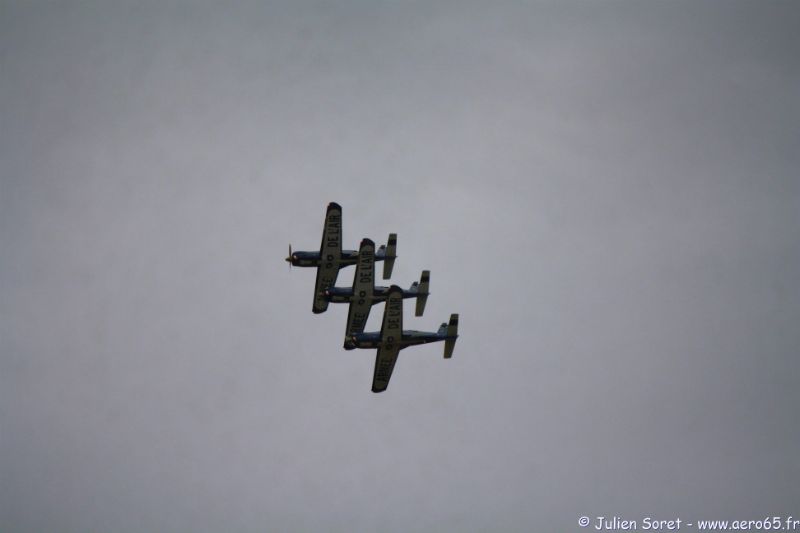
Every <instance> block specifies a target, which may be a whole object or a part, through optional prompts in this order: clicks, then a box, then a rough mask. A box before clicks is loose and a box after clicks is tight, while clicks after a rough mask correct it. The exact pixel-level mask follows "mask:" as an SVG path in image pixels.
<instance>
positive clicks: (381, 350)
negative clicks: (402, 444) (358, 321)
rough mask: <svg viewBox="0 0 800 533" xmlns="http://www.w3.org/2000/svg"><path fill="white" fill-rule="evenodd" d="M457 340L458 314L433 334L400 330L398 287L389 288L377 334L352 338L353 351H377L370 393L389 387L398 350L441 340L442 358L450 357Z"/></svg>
mask: <svg viewBox="0 0 800 533" xmlns="http://www.w3.org/2000/svg"><path fill="white" fill-rule="evenodd" d="M457 338H458V313H453V314H452V315H450V323H449V324H448V323H447V322H443V323H442V325H441V326H440V327H439V331H437V332H436V333H433V332H426V331H414V330H405V331H404V330H403V289H401V288H400V287H398V286H397V285H392V286H391V287H390V288H389V294H388V297H387V298H386V307H385V308H384V311H383V325H382V326H381V330H380V332H374V333H356V334H355V335H352V336H351V341H352V342H353V346H354V347H356V348H366V349H369V348H377V349H378V353H377V355H376V356H375V372H374V374H373V376H372V392H383V391H385V390H386V387H388V386H389V379H390V378H391V377H392V371H393V370H394V364H395V362H397V356H398V354H399V353H400V350H402V349H403V348H408V347H409V346H414V345H417V344H427V343H429V342H437V341H444V357H445V359H449V358H450V357H452V356H453V349H454V348H455V345H456V339H457Z"/></svg>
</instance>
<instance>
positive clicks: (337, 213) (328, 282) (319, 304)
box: [312, 202, 342, 313]
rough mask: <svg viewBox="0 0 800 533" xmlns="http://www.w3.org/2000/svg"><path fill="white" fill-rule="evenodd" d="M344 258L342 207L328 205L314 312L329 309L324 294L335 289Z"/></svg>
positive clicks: (332, 203)
mask: <svg viewBox="0 0 800 533" xmlns="http://www.w3.org/2000/svg"><path fill="white" fill-rule="evenodd" d="M341 257H342V206H340V205H339V204H337V203H336V202H331V203H329V204H328V211H327V212H326V213H325V226H323V228H322V244H320V247H319V266H318V267H317V279H316V281H315V282H314V306H313V308H312V311H314V312H315V313H322V312H324V311H325V310H327V309H328V301H327V300H326V299H325V297H324V295H323V294H322V293H323V292H325V289H328V288H330V287H333V285H334V284H335V283H336V277H337V276H338V275H339V260H340V259H341Z"/></svg>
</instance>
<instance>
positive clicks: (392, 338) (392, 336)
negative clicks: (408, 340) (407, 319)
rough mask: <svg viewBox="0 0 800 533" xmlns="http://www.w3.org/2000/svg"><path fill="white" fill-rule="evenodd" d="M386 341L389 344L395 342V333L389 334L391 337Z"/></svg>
mask: <svg viewBox="0 0 800 533" xmlns="http://www.w3.org/2000/svg"><path fill="white" fill-rule="evenodd" d="M386 342H387V343H388V344H389V345H392V344H393V343H394V335H389V338H387V339H386Z"/></svg>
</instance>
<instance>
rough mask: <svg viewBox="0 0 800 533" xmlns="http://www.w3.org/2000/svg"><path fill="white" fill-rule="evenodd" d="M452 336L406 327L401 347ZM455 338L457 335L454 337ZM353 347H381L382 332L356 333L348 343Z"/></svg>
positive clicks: (442, 339) (441, 339)
mask: <svg viewBox="0 0 800 533" xmlns="http://www.w3.org/2000/svg"><path fill="white" fill-rule="evenodd" d="M449 338H451V337H448V336H447V335H442V334H440V333H434V332H432V331H416V330H413V329H404V330H403V335H402V337H401V339H400V342H399V344H400V348H401V349H402V348H405V347H407V346H416V345H417V344H427V343H429V342H437V341H444V340H447V339H449ZM452 338H455V337H452ZM348 344H349V345H350V346H352V348H351V349H353V348H365V349H369V348H373V349H374V348H379V347H380V345H381V334H380V332H377V331H376V332H371V333H360V334H358V335H354V336H353V337H351V338H350V342H349V343H348Z"/></svg>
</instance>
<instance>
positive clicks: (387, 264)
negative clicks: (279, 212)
mask: <svg viewBox="0 0 800 533" xmlns="http://www.w3.org/2000/svg"><path fill="white" fill-rule="evenodd" d="M396 251H397V234H396V233H390V234H389V240H388V242H387V244H386V245H382V246H381V247H380V248H379V249H378V251H377V252H376V253H375V261H383V262H384V263H383V279H389V278H390V277H391V276H392V269H393V268H394V260H395V259H396V258H397V254H396ZM323 258H324V259H323ZM286 261H288V262H289V265H290V266H298V267H315V268H316V269H317V279H316V281H315V282H314V305H313V307H312V308H311V310H312V311H313V312H314V313H324V312H325V311H326V310H327V309H328V300H326V299H325V296H324V292H325V290H326V289H328V288H330V287H333V286H334V284H335V283H336V277H337V276H338V275H339V270H340V269H342V268H344V267H346V266H350V265H355V264H356V263H357V262H358V252H357V251H355V250H342V206H340V205H339V204H337V203H336V202H331V203H329V204H328V210H327V211H326V213H325V225H324V226H323V228H322V244H320V247H319V252H292V245H291V244H290V245H289V257H287V258H286Z"/></svg>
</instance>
